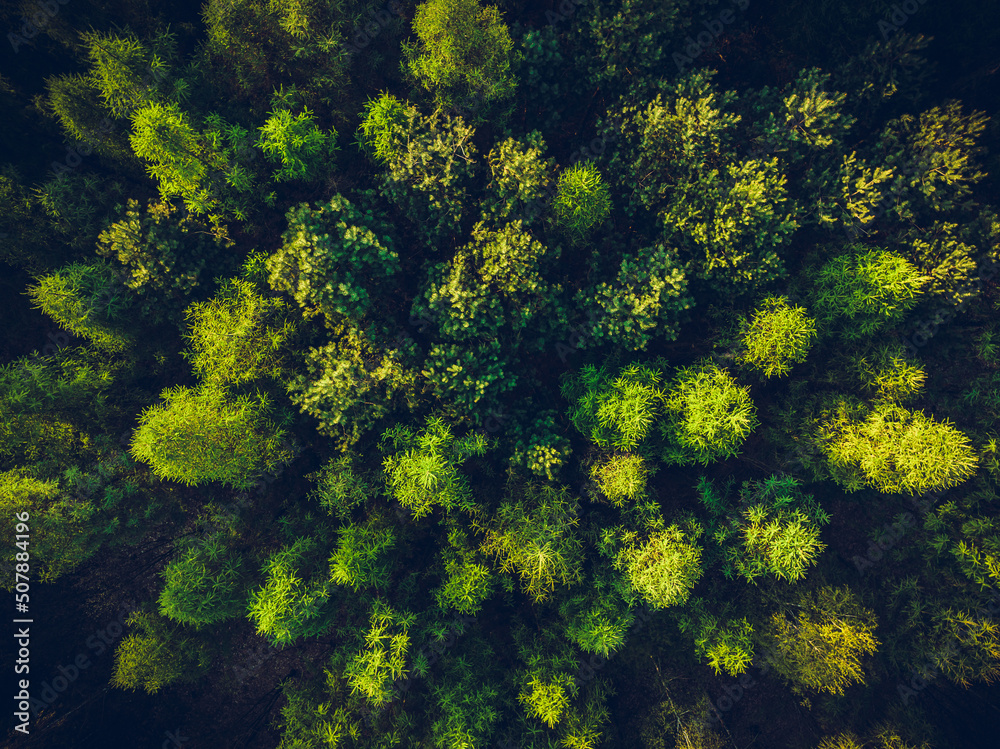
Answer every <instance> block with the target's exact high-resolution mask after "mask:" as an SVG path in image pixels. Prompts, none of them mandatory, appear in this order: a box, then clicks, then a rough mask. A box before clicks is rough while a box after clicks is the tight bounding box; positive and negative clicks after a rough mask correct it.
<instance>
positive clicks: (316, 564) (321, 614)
mask: <svg viewBox="0 0 1000 749" xmlns="http://www.w3.org/2000/svg"><path fill="white" fill-rule="evenodd" d="M325 561H326V560H325V558H324V554H323V549H322V546H321V545H320V542H319V540H318V539H317V538H314V537H312V536H303V537H301V538H299V539H297V540H296V541H295V542H294V543H293V544H291V545H290V546H286V547H285V548H283V549H282V550H281V551H278V552H276V553H274V554H272V555H271V556H270V557H269V558H268V559H267V561H266V562H265V563H264V565H263V567H262V568H261V572H262V573H263V574H264V584H263V585H262V586H261V587H260V588H258V589H257V590H255V591H254V592H253V593H252V594H251V597H250V603H249V606H248V608H247V617H248V618H249V619H250V621H251V622H253V624H254V626H255V627H256V629H257V633H258V634H260V635H263V636H264V637H266V638H267V639H268V640H270V641H271V643H272V644H274V645H278V646H284V645H288V644H290V643H292V642H295V641H296V640H298V639H299V638H301V637H316V636H318V635H321V634H323V633H324V632H325V631H327V630H328V629H329V628H330V624H331V622H330V620H329V616H328V614H329V611H328V608H329V602H330V594H331V591H330V582H329V578H328V575H327V574H326V569H325V568H326V565H325Z"/></svg>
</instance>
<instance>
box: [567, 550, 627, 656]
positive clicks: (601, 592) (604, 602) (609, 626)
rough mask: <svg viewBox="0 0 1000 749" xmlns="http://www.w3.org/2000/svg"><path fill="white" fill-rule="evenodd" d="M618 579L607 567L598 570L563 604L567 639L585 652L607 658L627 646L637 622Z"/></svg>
mask: <svg viewBox="0 0 1000 749" xmlns="http://www.w3.org/2000/svg"><path fill="white" fill-rule="evenodd" d="M614 575H615V573H614V571H613V570H612V569H610V568H609V565H607V564H606V563H604V564H601V565H599V566H597V567H596V569H595V570H594V573H593V575H592V576H588V578H587V580H586V584H585V585H583V586H582V589H581V590H580V591H579V592H574V593H573V594H572V595H570V594H565V595H564V597H563V600H562V601H561V602H560V603H559V615H560V616H561V617H562V618H563V621H564V623H565V625H564V632H565V634H566V637H567V638H569V640H570V641H572V642H574V643H576V645H578V646H579V647H580V648H582V649H583V650H584V651H585V652H587V653H597V654H599V655H601V656H602V657H604V658H607V657H609V656H610V655H611V653H613V652H615V651H617V650H619V649H620V648H621V647H622V646H623V645H624V644H625V641H626V639H628V632H629V628H630V627H631V626H632V625H633V623H634V622H635V614H634V613H633V612H632V609H631V608H629V606H628V604H627V602H626V600H625V598H624V597H623V596H622V594H621V592H620V591H619V589H618V587H619V586H618V584H617V581H616V580H615V579H614Z"/></svg>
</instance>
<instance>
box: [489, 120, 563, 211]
mask: <svg viewBox="0 0 1000 749" xmlns="http://www.w3.org/2000/svg"><path fill="white" fill-rule="evenodd" d="M544 153H545V139H544V138H543V137H542V134H541V133H540V132H538V131H537V130H533V131H531V132H530V133H528V134H527V135H526V136H525V137H524V138H523V139H521V140H518V139H517V138H507V140H505V141H503V142H502V143H499V144H498V145H496V146H494V147H493V149H492V150H491V151H490V153H489V156H488V157H487V161H489V164H490V171H491V173H492V177H493V178H492V180H491V181H490V184H489V185H488V186H487V190H488V195H487V196H486V197H485V198H484V201H483V203H484V205H483V212H484V214H486V215H488V216H490V217H491V218H492V219H493V220H494V221H495V222H497V223H498V224H499V223H500V222H503V221H518V220H520V221H522V222H523V225H524V226H526V227H528V226H531V225H532V224H533V223H534V222H535V221H536V220H537V219H538V218H539V217H540V216H541V215H542V212H543V209H544V202H545V199H546V197H547V195H548V192H547V191H548V189H549V186H550V184H551V183H552V171H553V165H554V162H555V159H552V158H548V159H546V158H545V157H544Z"/></svg>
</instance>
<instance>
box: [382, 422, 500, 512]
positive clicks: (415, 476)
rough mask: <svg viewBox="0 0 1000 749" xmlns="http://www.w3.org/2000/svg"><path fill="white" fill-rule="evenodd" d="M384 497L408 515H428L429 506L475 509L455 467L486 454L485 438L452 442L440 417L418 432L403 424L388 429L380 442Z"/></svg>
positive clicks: (462, 439) (471, 437)
mask: <svg viewBox="0 0 1000 749" xmlns="http://www.w3.org/2000/svg"><path fill="white" fill-rule="evenodd" d="M380 445H381V447H382V451H383V454H385V459H384V461H383V466H384V468H385V477H386V485H387V487H388V489H389V494H390V496H392V498H393V499H395V500H396V501H398V502H399V503H400V504H401V505H402V506H403V507H405V508H406V509H407V510H409V511H410V512H411V513H412V514H413V518H414V519H419V518H422V517H424V516H425V515H429V514H430V513H431V511H432V509H433V507H434V505H440V506H441V507H442V508H444V509H445V510H446V511H451V510H463V511H465V512H471V511H473V510H474V508H475V502H474V500H473V497H472V491H471V489H470V487H469V482H468V480H467V479H466V478H465V477H464V476H463V475H462V474H461V473H459V470H458V469H459V466H460V465H461V464H462V463H464V462H465V461H466V460H467V459H468V458H470V457H473V456H480V455H483V454H485V452H486V447H487V443H486V438H485V437H483V435H481V434H470V435H468V436H466V437H463V438H456V437H455V436H454V435H453V434H452V430H451V427H449V426H448V425H447V424H445V423H444V421H442V420H441V419H440V418H436V417H435V418H430V419H428V420H427V423H426V426H425V427H424V429H423V431H422V432H415V431H414V430H412V429H409V428H407V427H405V426H403V425H402V424H398V425H396V426H395V427H393V428H391V429H389V430H387V431H386V432H385V434H383V435H382V439H381V440H380Z"/></svg>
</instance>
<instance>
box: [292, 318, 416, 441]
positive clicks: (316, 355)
mask: <svg viewBox="0 0 1000 749" xmlns="http://www.w3.org/2000/svg"><path fill="white" fill-rule="evenodd" d="M332 333H333V334H332V336H331V337H332V338H333V340H332V341H331V342H330V343H328V344H326V345H325V346H322V347H320V348H313V349H309V351H308V352H306V355H305V370H306V371H305V372H304V373H300V374H295V375H293V376H291V377H289V378H287V380H286V382H285V386H286V389H287V391H288V395H289V398H290V399H291V401H292V403H294V404H295V405H296V406H298V407H299V409H300V410H301V411H302V412H303V413H306V414H309V415H310V416H312V417H313V418H315V419H316V420H317V421H318V426H317V428H318V430H319V432H320V433H321V434H324V435H326V436H329V437H334V438H336V439H338V440H339V442H340V444H341V445H344V446H349V445H352V444H354V443H355V442H357V440H358V439H360V438H361V436H362V435H363V434H364V433H365V432H366V431H367V430H369V429H371V428H372V427H373V426H374V425H375V424H377V423H378V422H379V420H380V419H383V418H385V417H386V416H388V415H389V414H390V413H392V411H393V410H394V409H395V408H397V407H399V406H401V405H404V404H405V405H410V404H412V403H414V401H415V397H416V387H417V379H418V373H417V372H416V371H414V369H413V368H411V365H410V361H411V360H412V359H414V358H415V356H416V354H415V351H416V348H415V346H413V344H412V343H408V342H406V341H401V342H400V343H399V344H395V343H388V342H385V341H383V339H382V338H381V337H380V336H375V335H369V334H367V333H365V332H364V331H362V330H360V329H358V328H355V327H353V326H351V325H349V324H343V325H337V326H336V327H335V328H334V329H333V331H332Z"/></svg>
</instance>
